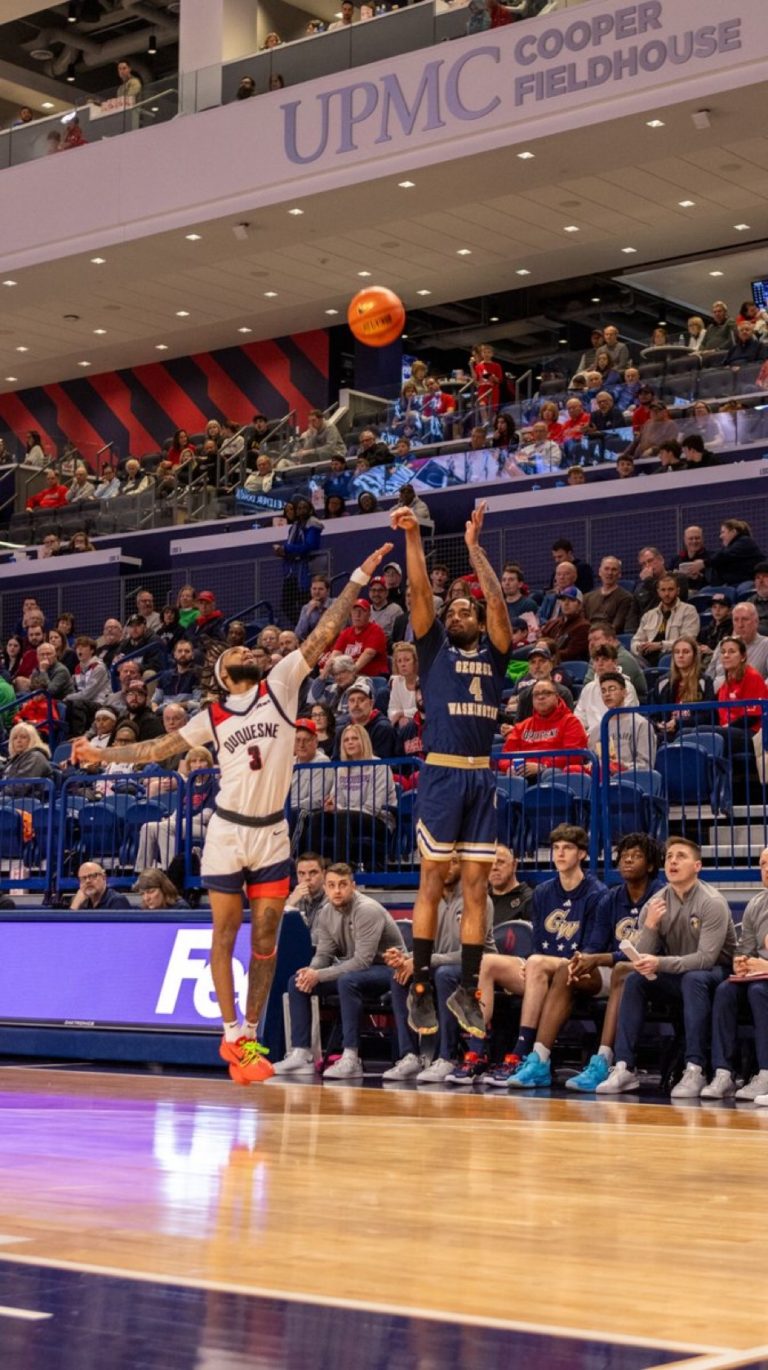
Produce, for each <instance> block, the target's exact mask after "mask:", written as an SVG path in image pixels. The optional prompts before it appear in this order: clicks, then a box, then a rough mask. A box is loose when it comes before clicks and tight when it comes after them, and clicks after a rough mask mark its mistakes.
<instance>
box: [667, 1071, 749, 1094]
mask: <svg viewBox="0 0 768 1370" xmlns="http://www.w3.org/2000/svg"><path fill="white" fill-rule="evenodd" d="M680 1083H681V1084H682V1080H681V1081H680ZM735 1093H736V1086H735V1084H734V1083H733V1076H732V1075H731V1072H730V1070H716V1071H715V1073H714V1075H713V1076H712V1079H711V1080H710V1082H709V1084H708V1085H705V1086H704V1088H703V1089H702V1091H701V1097H702V1099H730V1098H731V1097H732V1096H733V1095H734V1094H735Z"/></svg>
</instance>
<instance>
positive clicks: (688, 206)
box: [677, 200, 696, 209]
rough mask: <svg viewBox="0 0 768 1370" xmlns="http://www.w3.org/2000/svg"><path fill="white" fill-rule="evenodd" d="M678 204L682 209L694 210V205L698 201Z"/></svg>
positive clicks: (686, 201)
mask: <svg viewBox="0 0 768 1370" xmlns="http://www.w3.org/2000/svg"><path fill="white" fill-rule="evenodd" d="M677 203H678V204H679V206H680V208H681V209H693V207H694V205H695V204H696V201H695V200H678V202H677Z"/></svg>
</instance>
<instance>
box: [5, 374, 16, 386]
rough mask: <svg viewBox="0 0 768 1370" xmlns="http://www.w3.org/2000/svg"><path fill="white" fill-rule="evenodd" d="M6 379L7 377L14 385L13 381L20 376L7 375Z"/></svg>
mask: <svg viewBox="0 0 768 1370" xmlns="http://www.w3.org/2000/svg"><path fill="white" fill-rule="evenodd" d="M5 379H6V380H7V381H9V382H10V384H11V385H12V384H13V382H14V381H17V380H18V379H19V378H18V376H6V378H5Z"/></svg>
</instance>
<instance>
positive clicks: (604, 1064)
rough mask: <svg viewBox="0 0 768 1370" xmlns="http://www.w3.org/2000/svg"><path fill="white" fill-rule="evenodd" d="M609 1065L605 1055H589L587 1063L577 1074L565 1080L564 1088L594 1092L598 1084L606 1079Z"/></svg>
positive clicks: (581, 1091)
mask: <svg viewBox="0 0 768 1370" xmlns="http://www.w3.org/2000/svg"><path fill="white" fill-rule="evenodd" d="M610 1073H611V1067H610V1066H609V1064H608V1061H607V1059H606V1057H605V1056H590V1058H589V1062H588V1064H587V1065H586V1066H585V1067H584V1069H583V1070H581V1071H579V1074H578V1075H572V1076H571V1078H570V1080H566V1082H565V1087H566V1089H578V1090H579V1092H580V1093H581V1094H594V1093H595V1090H596V1089H597V1086H598V1085H601V1084H602V1083H603V1080H607V1079H608V1076H609V1075H610Z"/></svg>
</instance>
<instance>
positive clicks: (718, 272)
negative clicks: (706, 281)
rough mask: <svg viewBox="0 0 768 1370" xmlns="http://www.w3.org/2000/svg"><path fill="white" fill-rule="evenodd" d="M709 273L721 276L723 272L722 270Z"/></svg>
mask: <svg viewBox="0 0 768 1370" xmlns="http://www.w3.org/2000/svg"><path fill="white" fill-rule="evenodd" d="M709 274H710V276H723V275H724V274H725V273H724V272H723V271H710V273H709Z"/></svg>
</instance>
